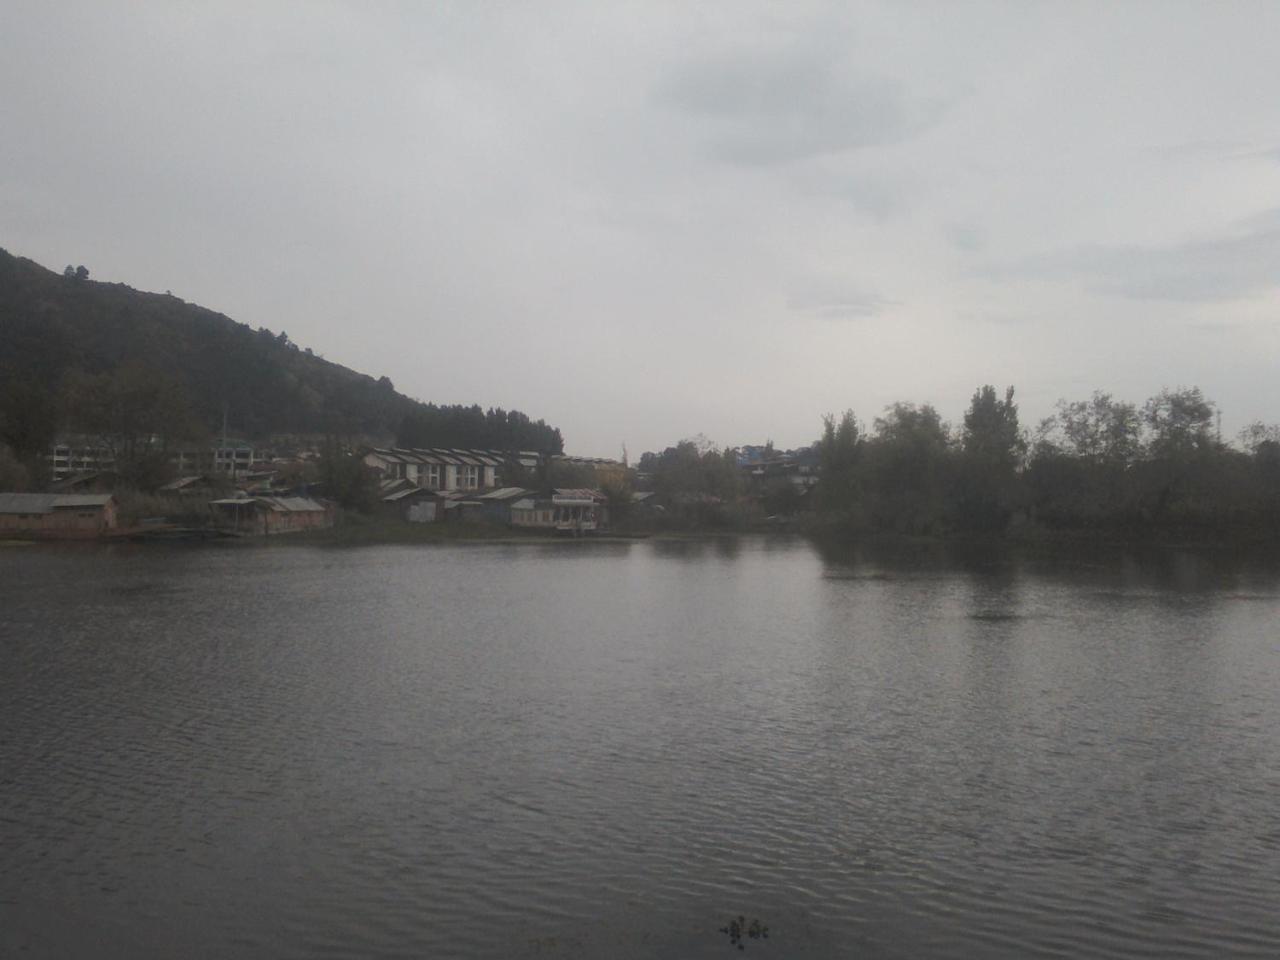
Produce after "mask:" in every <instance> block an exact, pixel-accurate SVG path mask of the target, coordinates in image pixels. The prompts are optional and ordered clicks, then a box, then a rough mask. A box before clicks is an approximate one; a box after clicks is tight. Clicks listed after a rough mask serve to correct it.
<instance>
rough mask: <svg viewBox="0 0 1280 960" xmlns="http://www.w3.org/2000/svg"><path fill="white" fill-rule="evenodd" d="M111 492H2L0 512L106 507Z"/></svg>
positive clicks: (0, 494) (36, 511)
mask: <svg viewBox="0 0 1280 960" xmlns="http://www.w3.org/2000/svg"><path fill="white" fill-rule="evenodd" d="M110 500H111V494H109V493H0V513H51V512H53V511H54V510H60V509H75V508H77V507H104V506H106V505H107V503H108V502H109V501H110Z"/></svg>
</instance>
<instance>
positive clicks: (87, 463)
mask: <svg viewBox="0 0 1280 960" xmlns="http://www.w3.org/2000/svg"><path fill="white" fill-rule="evenodd" d="M45 460H46V462H47V463H48V464H49V472H50V474H51V475H52V476H53V479H54V480H65V479H66V478H67V477H71V476H74V475H76V474H84V473H113V472H114V471H115V469H116V453H115V451H114V450H113V449H111V448H110V447H106V446H103V445H102V444H101V443H96V442H93V441H90V440H87V439H83V438H76V439H67V440H59V441H58V442H56V443H55V444H54V445H53V448H52V449H51V450H50V451H49V454H48V456H47V457H46V458H45Z"/></svg>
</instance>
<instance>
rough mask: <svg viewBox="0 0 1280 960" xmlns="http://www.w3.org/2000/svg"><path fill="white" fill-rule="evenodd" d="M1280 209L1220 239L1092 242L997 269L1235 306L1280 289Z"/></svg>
mask: <svg viewBox="0 0 1280 960" xmlns="http://www.w3.org/2000/svg"><path fill="white" fill-rule="evenodd" d="M1277 263H1280V208H1276V209H1273V210H1269V211H1266V212H1264V213H1262V214H1259V215H1258V216H1255V217H1250V218H1248V219H1246V220H1242V221H1239V222H1237V223H1236V224H1234V225H1233V226H1232V228H1231V229H1230V230H1228V231H1226V232H1224V233H1223V234H1222V235H1221V236H1218V237H1211V238H1206V239H1194V240H1187V241H1183V242H1179V243H1172V244H1163V245H1158V246H1138V245H1106V244H1091V245H1087V246H1079V247H1073V248H1070V249H1066V250H1060V251H1056V252H1053V253H1048V254H1044V255H1041V256H1038V257H1032V258H1029V259H1026V260H1022V261H1019V262H1017V263H1014V264H1011V265H1008V266H1005V267H997V268H995V269H994V270H993V271H992V272H993V273H994V274H996V275H998V276H1024V277H1031V278H1034V279H1047V280H1071V279H1079V280H1081V281H1083V282H1084V283H1085V284H1086V285H1087V286H1088V287H1089V288H1090V289H1091V290H1093V291H1095V292H1098V293H1104V294H1109V295H1113V296H1119V297H1125V298H1128V299H1131V300H1171V301H1183V302H1196V303H1201V302H1213V301H1221V300H1238V299H1242V298H1244V297H1249V296H1254V295H1256V294H1259V293H1262V292H1263V291H1265V290H1268V289H1271V288H1273V287H1277V286H1280V273H1277V270H1276V264H1277Z"/></svg>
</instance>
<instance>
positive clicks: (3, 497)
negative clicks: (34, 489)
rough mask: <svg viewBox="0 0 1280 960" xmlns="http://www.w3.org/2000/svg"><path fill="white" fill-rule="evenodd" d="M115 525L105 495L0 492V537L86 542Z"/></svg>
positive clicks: (109, 497)
mask: <svg viewBox="0 0 1280 960" xmlns="http://www.w3.org/2000/svg"><path fill="white" fill-rule="evenodd" d="M117 525H118V520H117V516H116V501H115V497H113V496H112V495H111V494H109V493H66V494H61V493H0V537H8V536H17V537H23V538H26V537H34V538H39V539H48V540H88V539H92V538H94V537H100V536H102V535H103V534H106V533H109V532H111V531H112V530H115V529H116V527H117Z"/></svg>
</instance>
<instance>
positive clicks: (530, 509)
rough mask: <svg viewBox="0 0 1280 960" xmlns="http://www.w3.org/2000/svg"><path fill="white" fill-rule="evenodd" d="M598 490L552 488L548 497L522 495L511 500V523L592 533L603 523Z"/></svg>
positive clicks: (603, 508)
mask: <svg viewBox="0 0 1280 960" xmlns="http://www.w3.org/2000/svg"><path fill="white" fill-rule="evenodd" d="M605 502H606V501H605V498H604V495H603V494H601V493H600V492H599V491H598V490H567V489H557V490H553V491H552V493H551V496H550V497H542V498H537V497H524V498H521V499H519V500H517V501H515V502H514V503H512V504H511V525H512V526H514V527H526V528H533V529H542V530H555V531H557V532H559V533H572V534H582V533H594V532H595V531H597V530H599V529H601V528H602V527H604V526H605V525H606V523H607V519H608V518H607V509H606V506H605Z"/></svg>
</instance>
